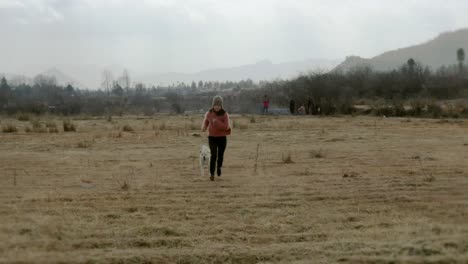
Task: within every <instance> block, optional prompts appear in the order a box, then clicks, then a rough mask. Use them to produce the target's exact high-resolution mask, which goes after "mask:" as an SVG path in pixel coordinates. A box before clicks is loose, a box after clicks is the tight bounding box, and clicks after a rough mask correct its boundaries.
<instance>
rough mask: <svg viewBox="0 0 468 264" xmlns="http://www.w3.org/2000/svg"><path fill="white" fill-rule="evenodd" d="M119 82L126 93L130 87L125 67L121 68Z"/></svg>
mask: <svg viewBox="0 0 468 264" xmlns="http://www.w3.org/2000/svg"><path fill="white" fill-rule="evenodd" d="M119 84H120V86H122V87H123V88H124V89H125V91H126V92H127V93H128V89H129V88H130V75H129V74H128V71H127V69H124V70H123V72H122V76H120V78H119Z"/></svg>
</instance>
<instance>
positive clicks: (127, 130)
mask: <svg viewBox="0 0 468 264" xmlns="http://www.w3.org/2000/svg"><path fill="white" fill-rule="evenodd" d="M122 131H125V132H134V131H135V130H134V129H133V127H131V126H130V125H129V124H126V125H124V126H123V127H122Z"/></svg>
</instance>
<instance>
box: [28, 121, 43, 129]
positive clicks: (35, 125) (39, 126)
mask: <svg viewBox="0 0 468 264" xmlns="http://www.w3.org/2000/svg"><path fill="white" fill-rule="evenodd" d="M31 124H32V126H33V129H35V128H36V129H37V128H41V127H42V125H41V122H40V121H39V120H38V119H35V120H33V121H32V122H31Z"/></svg>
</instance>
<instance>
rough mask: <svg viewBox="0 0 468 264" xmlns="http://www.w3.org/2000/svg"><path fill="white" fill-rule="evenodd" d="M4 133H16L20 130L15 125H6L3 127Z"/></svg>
mask: <svg viewBox="0 0 468 264" xmlns="http://www.w3.org/2000/svg"><path fill="white" fill-rule="evenodd" d="M2 131H3V133H16V132H18V129H17V128H16V126H15V125H13V124H6V125H4V126H3V127H2Z"/></svg>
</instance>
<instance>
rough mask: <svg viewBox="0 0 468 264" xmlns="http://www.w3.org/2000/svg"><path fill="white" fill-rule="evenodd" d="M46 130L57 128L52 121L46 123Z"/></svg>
mask: <svg viewBox="0 0 468 264" xmlns="http://www.w3.org/2000/svg"><path fill="white" fill-rule="evenodd" d="M46 127H47V128H57V124H56V123H55V122H54V121H49V122H47V123H46Z"/></svg>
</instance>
